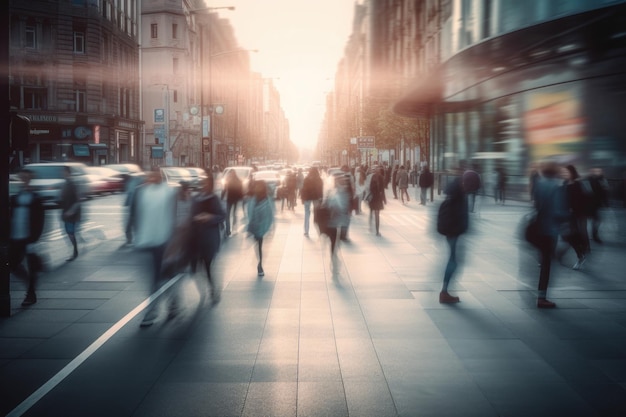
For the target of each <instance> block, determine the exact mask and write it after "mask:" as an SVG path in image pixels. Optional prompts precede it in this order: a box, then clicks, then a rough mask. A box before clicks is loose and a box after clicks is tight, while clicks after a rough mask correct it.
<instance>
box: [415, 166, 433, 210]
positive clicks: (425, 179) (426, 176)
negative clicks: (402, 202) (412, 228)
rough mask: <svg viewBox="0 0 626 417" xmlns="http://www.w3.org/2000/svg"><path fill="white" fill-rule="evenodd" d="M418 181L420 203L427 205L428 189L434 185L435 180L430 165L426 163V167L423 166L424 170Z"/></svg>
mask: <svg viewBox="0 0 626 417" xmlns="http://www.w3.org/2000/svg"><path fill="white" fill-rule="evenodd" d="M418 182H419V187H420V205H421V206H425V205H426V200H427V193H428V189H429V188H430V187H432V186H433V183H434V182H435V176H434V175H433V173H432V172H430V169H429V168H428V165H424V167H423V168H422V172H421V174H420V176H419V180H418Z"/></svg>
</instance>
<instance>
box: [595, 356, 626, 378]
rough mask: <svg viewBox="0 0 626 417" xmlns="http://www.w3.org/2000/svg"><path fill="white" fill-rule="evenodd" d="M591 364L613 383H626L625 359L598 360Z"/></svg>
mask: <svg viewBox="0 0 626 417" xmlns="http://www.w3.org/2000/svg"><path fill="white" fill-rule="evenodd" d="M593 363H594V364H595V365H596V366H597V367H598V368H600V369H602V371H603V372H604V373H605V374H606V375H607V376H608V377H609V378H611V379H612V380H613V381H615V382H617V383H620V384H623V383H626V359H600V360H594V361H593Z"/></svg>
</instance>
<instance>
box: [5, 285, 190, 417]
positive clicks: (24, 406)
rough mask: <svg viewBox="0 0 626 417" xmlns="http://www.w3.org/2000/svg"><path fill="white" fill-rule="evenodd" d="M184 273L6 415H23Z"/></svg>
mask: <svg viewBox="0 0 626 417" xmlns="http://www.w3.org/2000/svg"><path fill="white" fill-rule="evenodd" d="M183 276H184V274H178V275H176V276H175V277H174V278H172V279H170V280H169V281H168V282H167V283H166V284H165V285H163V286H162V287H161V288H159V290H158V291H156V292H155V293H154V294H152V295H151V296H150V297H148V298H146V299H145V300H144V301H143V302H142V303H141V304H139V305H138V306H137V307H135V308H134V309H133V310H132V311H131V312H130V313H128V314H126V315H125V316H124V317H123V318H122V319H121V320H120V321H118V322H117V323H115V324H114V325H113V326H112V327H111V328H110V329H109V330H107V331H106V332H105V333H104V334H103V335H102V336H100V337H99V338H98V339H96V341H95V342H93V343H92V344H91V345H89V346H88V347H87V349H85V350H83V351H82V352H81V353H80V355H78V356H77V357H75V358H74V359H73V360H72V361H71V362H70V363H68V364H67V365H66V366H65V367H64V368H63V369H61V370H60V371H59V372H57V374H56V375H55V376H53V377H52V378H50V379H49V380H48V381H47V382H46V383H45V384H43V385H42V386H41V387H39V389H38V390H37V391H35V392H33V393H32V394H31V395H30V396H29V397H28V398H26V399H25V400H24V401H22V402H21V403H20V404H19V405H18V406H17V407H15V408H14V409H13V410H12V411H11V412H10V413H9V414H7V415H6V417H18V416H21V415H23V414H24V413H25V412H26V411H28V410H29V409H30V408H31V407H32V406H34V405H35V404H37V402H38V401H39V400H41V399H42V398H43V397H44V396H45V395H46V394H48V393H49V392H50V391H52V390H53V389H54V388H55V387H56V386H57V385H59V384H60V383H61V381H63V380H64V379H65V378H67V377H68V376H69V375H70V374H71V373H72V372H74V371H75V370H76V369H77V368H78V367H79V366H80V365H81V364H82V363H83V362H85V361H86V360H87V359H88V358H89V357H90V356H91V355H93V354H94V353H95V352H96V351H97V350H98V349H100V348H101V347H102V345H104V344H105V343H106V342H107V341H108V340H109V339H110V338H111V337H113V335H115V333H117V332H118V331H119V330H120V329H121V328H122V327H124V326H125V325H126V324H127V323H128V322H129V321H131V320H132V319H133V318H135V316H137V314H139V313H140V312H141V311H142V310H143V309H145V308H146V307H148V306H149V305H150V304H152V303H153V302H154V301H155V300H156V299H157V298H159V296H160V295H161V294H163V293H164V292H165V291H167V290H168V289H169V288H170V287H171V286H172V285H174V284H176V283H177V282H178V281H179V280H180V279H181V278H182V277H183Z"/></svg>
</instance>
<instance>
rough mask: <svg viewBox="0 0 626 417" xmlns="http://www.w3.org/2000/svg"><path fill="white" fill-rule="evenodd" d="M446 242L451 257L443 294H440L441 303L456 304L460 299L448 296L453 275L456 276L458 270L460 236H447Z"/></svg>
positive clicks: (447, 266) (446, 271)
mask: <svg viewBox="0 0 626 417" xmlns="http://www.w3.org/2000/svg"><path fill="white" fill-rule="evenodd" d="M446 240H447V242H448V246H449V248H450V257H449V258H448V264H447V265H446V270H445V272H444V275H443V286H442V287H441V293H439V302H440V303H456V302H458V301H459V297H454V296H451V295H450V294H448V285H449V284H450V280H451V279H452V275H453V274H454V272H455V271H456V268H457V257H456V249H457V242H458V240H459V237H458V236H446Z"/></svg>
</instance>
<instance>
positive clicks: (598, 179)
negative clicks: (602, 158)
mask: <svg viewBox="0 0 626 417" xmlns="http://www.w3.org/2000/svg"><path fill="white" fill-rule="evenodd" d="M587 179H588V181H589V185H590V187H591V192H592V199H591V204H590V206H589V211H588V216H589V217H590V218H591V231H592V234H591V236H592V238H593V240H594V242H596V243H600V244H601V243H602V239H600V235H599V233H598V232H599V230H600V224H601V223H602V218H601V215H600V211H601V209H602V208H603V207H608V206H609V182H608V181H607V180H606V178H605V177H604V172H603V171H602V168H597V167H596V168H592V169H591V170H590V173H589V176H588V178H587Z"/></svg>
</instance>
